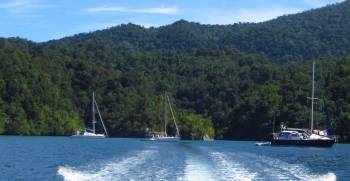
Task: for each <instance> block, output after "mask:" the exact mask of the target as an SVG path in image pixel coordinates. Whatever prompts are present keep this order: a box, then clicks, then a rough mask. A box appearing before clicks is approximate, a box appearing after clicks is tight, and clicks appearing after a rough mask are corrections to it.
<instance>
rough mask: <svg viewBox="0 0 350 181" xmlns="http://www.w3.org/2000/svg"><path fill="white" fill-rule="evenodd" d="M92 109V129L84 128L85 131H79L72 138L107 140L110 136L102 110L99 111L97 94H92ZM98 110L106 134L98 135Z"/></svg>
mask: <svg viewBox="0 0 350 181" xmlns="http://www.w3.org/2000/svg"><path fill="white" fill-rule="evenodd" d="M91 109H92V129H89V128H84V129H81V130H78V131H77V132H76V134H75V135H72V136H71V137H72V138H105V137H107V136H108V133H107V129H106V127H105V124H104V123H103V120H102V116H101V113H100V110H99V109H98V105H97V102H96V99H95V92H93V93H92V103H91ZM96 110H97V113H98V116H99V118H100V121H101V123H102V126H103V129H104V134H98V133H96V123H97V122H96Z"/></svg>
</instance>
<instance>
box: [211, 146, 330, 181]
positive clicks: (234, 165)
mask: <svg viewBox="0 0 350 181" xmlns="http://www.w3.org/2000/svg"><path fill="white" fill-rule="evenodd" d="M212 157H213V158H214V160H216V162H217V163H218V164H219V165H218V168H219V169H218V170H219V171H220V172H219V173H220V174H221V175H223V176H225V180H226V178H227V180H237V179H238V180H327V181H332V180H336V175H335V174H334V173H332V172H330V173H327V174H323V175H317V174H313V173H312V172H311V171H310V170H309V169H308V168H306V167H304V166H302V165H299V164H289V163H286V162H284V161H281V160H279V159H275V158H270V157H267V156H260V155H256V154H251V153H246V152H243V153H242V152H238V153H220V152H213V153H212ZM252 170H254V171H252Z"/></svg>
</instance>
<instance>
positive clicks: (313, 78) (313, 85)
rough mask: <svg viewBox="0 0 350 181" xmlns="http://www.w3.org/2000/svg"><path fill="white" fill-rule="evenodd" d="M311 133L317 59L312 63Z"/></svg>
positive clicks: (312, 128)
mask: <svg viewBox="0 0 350 181" xmlns="http://www.w3.org/2000/svg"><path fill="white" fill-rule="evenodd" d="M311 94H312V95H311V125H310V127H311V133H312V131H313V130H314V100H315V60H314V61H313V63H312V93H311Z"/></svg>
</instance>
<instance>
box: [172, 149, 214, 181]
mask: <svg viewBox="0 0 350 181" xmlns="http://www.w3.org/2000/svg"><path fill="white" fill-rule="evenodd" d="M211 170H212V169H211V168H210V166H209V165H208V163H206V162H205V161H203V158H201V157H200V156H198V155H194V154H188V155H187V157H186V167H185V171H184V172H185V177H184V178H179V179H178V180H188V181H204V180H206V181H212V180H215V179H214V177H213V175H212V171H211Z"/></svg>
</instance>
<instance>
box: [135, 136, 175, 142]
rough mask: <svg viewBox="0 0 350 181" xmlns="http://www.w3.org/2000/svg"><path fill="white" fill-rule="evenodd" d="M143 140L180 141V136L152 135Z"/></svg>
mask: <svg viewBox="0 0 350 181" xmlns="http://www.w3.org/2000/svg"><path fill="white" fill-rule="evenodd" d="M142 141H157V142H177V141H180V138H179V137H170V136H169V137H151V138H146V139H142Z"/></svg>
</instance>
